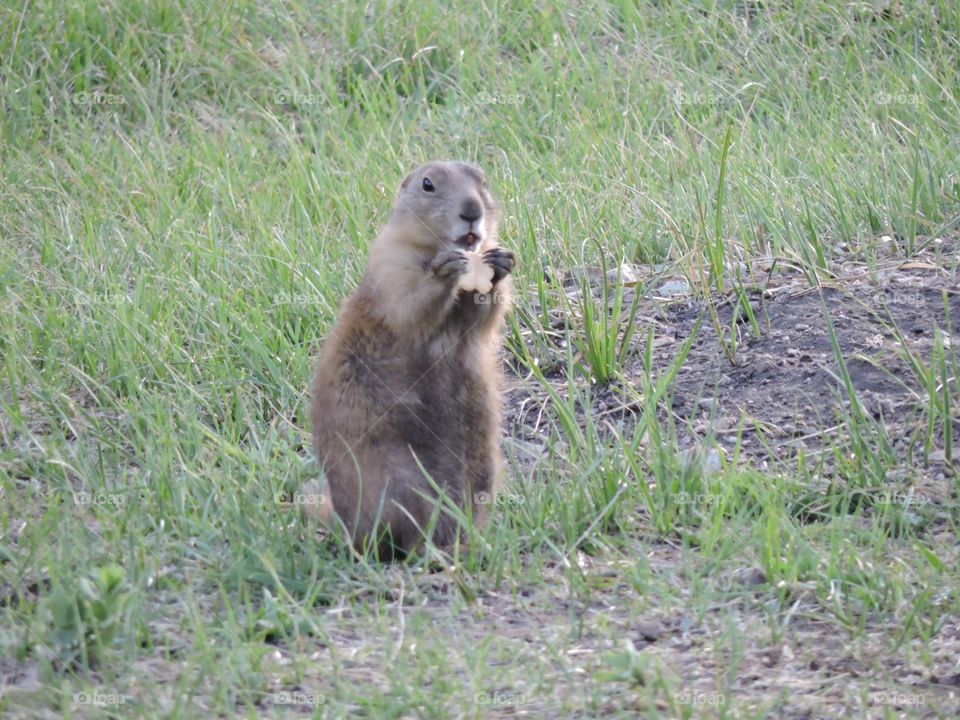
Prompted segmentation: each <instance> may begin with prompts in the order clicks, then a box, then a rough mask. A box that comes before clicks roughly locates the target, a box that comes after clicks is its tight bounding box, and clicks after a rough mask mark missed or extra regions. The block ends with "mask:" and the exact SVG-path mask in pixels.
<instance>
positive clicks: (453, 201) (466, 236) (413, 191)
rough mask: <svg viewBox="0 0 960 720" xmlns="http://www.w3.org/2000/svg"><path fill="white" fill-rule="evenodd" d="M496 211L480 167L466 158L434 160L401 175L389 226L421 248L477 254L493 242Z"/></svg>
mask: <svg viewBox="0 0 960 720" xmlns="http://www.w3.org/2000/svg"><path fill="white" fill-rule="evenodd" d="M496 214H497V206H496V204H495V203H494V202H493V198H492V197H491V196H490V193H489V192H488V191H487V183H486V180H485V179H484V177H483V173H482V172H480V170H478V169H477V168H475V167H474V166H473V165H468V164H467V163H464V162H450V161H445V162H442V161H434V162H428V163H426V164H425V165H421V166H420V167H418V168H417V169H416V170H414V171H413V172H412V173H410V174H409V175H407V177H406V178H404V180H403V182H402V183H401V184H400V190H399V191H398V192H397V200H396V203H395V204H394V206H393V212H392V214H391V215H390V225H391V227H393V228H395V229H399V228H402V230H403V232H402V236H403V237H404V239H405V240H407V241H409V242H411V243H412V244H414V245H417V246H421V247H423V248H424V249H429V250H442V249H446V248H453V247H459V248H461V249H463V250H470V251H474V252H475V251H477V250H481V249H483V250H485V249H488V248H492V247H494V246H495V245H496V233H497V218H496Z"/></svg>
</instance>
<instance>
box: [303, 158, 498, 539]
mask: <svg viewBox="0 0 960 720" xmlns="http://www.w3.org/2000/svg"><path fill="white" fill-rule="evenodd" d="M424 178H429V182H430V183H432V187H433V191H432V192H431V191H428V190H427V189H425V184H424V183H425V180H424ZM478 215H481V216H480V217H477V216H478ZM467 229H469V230H470V231H472V232H476V233H477V234H478V235H480V238H479V240H478V238H476V237H474V236H471V235H466V234H464V233H466V232H467ZM471 243H472V244H473V245H474V246H476V247H470V249H475V250H476V251H478V252H487V253H488V254H486V255H485V256H484V257H485V262H487V263H488V264H490V265H491V266H492V267H493V268H494V272H495V276H494V292H493V294H492V297H491V296H486V302H484V298H483V296H477V294H476V293H473V292H464V291H462V290H458V289H457V282H458V279H459V278H460V277H461V276H462V275H463V272H464V267H465V264H466V263H465V258H464V257H463V247H464V246H465V245H470V244H471ZM513 262H514V259H513V254H512V253H510V252H508V251H504V250H500V249H498V246H497V239H496V207H495V205H494V202H493V199H492V198H491V196H490V194H489V193H488V192H487V189H486V185H485V182H484V180H483V176H482V175H481V174H480V171H479V170H477V169H476V168H474V167H472V166H469V165H466V164H464V163H455V162H433V163H428V164H426V165H424V166H422V167H420V168H418V169H417V170H415V171H414V172H413V173H411V174H410V175H409V176H408V177H407V178H406V179H405V180H404V181H403V183H402V185H401V187H400V190H399V192H398V195H397V200H396V203H395V205H394V209H393V212H392V214H391V216H390V220H389V222H388V223H387V225H386V226H385V227H384V228H383V230H382V231H381V232H380V234H379V235H378V237H377V239H376V240H375V241H374V243H373V244H372V246H371V248H370V253H369V258H368V265H367V273H366V276H365V277H364V279H363V281H362V282H361V283H360V286H359V287H358V288H357V290H356V292H354V294H353V295H352V296H351V297H350V298H348V299H347V300H346V302H345V304H344V305H343V307H342V309H341V313H340V317H339V319H338V321H337V323H336V325H335V326H334V328H333V330H332V331H331V333H330V335H329V337H328V338H327V340H326V342H325V343H324V346H323V349H322V351H321V354H320V358H319V361H318V363H317V369H316V376H315V378H314V382H313V387H312V403H313V404H312V408H311V416H312V421H313V440H314V450H315V452H316V455H317V459H318V463H319V464H320V465H321V466H322V467H323V470H324V473H325V475H326V479H327V486H328V489H329V493H330V496H331V498H332V501H333V509H334V511H335V512H336V514H337V516H338V517H339V518H340V520H342V521H343V523H344V525H345V526H346V528H347V529H348V531H349V532H350V534H351V538H352V540H353V542H354V544H355V545H356V546H357V548H358V549H362V548H363V546H364V545H366V544H367V543H368V542H369V543H372V544H373V546H374V547H376V548H378V550H379V552H380V553H381V556H393V555H394V554H396V552H395V551H399V554H404V553H407V552H410V551H412V550H414V549H415V548H416V547H417V546H418V545H419V544H420V542H421V541H422V539H423V534H422V531H423V529H425V528H427V526H428V524H429V523H430V522H431V518H432V517H435V518H436V525H435V527H434V530H433V535H432V538H431V539H432V541H433V543H434V544H436V545H437V546H440V547H449V546H451V545H453V543H454V542H455V541H456V539H457V538H458V536H459V532H460V530H459V528H458V525H457V522H456V519H455V518H453V517H451V515H450V513H449V512H446V511H443V510H442V509H438V507H437V506H438V503H437V502H436V498H437V493H436V491H435V490H434V489H433V487H432V486H431V483H430V481H428V480H427V478H426V477H425V476H424V471H425V472H426V474H427V475H429V477H430V478H431V479H432V481H433V482H434V483H435V484H436V485H437V486H439V487H440V488H441V489H442V491H443V492H444V493H445V495H446V497H447V498H449V500H450V501H452V502H453V503H454V504H455V505H456V506H457V507H459V508H463V509H467V508H469V511H470V512H471V513H472V516H473V520H474V522H475V523H476V524H482V523H483V522H484V521H485V519H486V515H487V510H488V504H489V502H492V498H493V497H494V494H495V492H496V489H497V484H498V482H499V480H500V477H501V475H502V469H503V459H502V456H501V451H500V445H499V440H500V397H499V387H498V386H499V383H500V378H499V369H498V357H497V353H498V348H499V342H500V333H501V326H502V321H503V317H504V314H505V312H506V310H507V307H508V303H509V292H510V282H509V277H508V274H509V272H510V270H511V269H512V266H513ZM421 468H422V469H421Z"/></svg>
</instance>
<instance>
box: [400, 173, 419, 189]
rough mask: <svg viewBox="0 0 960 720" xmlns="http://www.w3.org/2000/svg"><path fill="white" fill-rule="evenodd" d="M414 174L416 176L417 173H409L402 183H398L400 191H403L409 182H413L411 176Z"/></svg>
mask: <svg viewBox="0 0 960 720" xmlns="http://www.w3.org/2000/svg"><path fill="white" fill-rule="evenodd" d="M416 174H417V172H416V170H414V171H413V172H412V173H410V174H409V175H407V176H406V177H405V178H404V179H403V182H402V183H400V190H405V189H406V187H407V185H409V184H410V181H411V180H413V176H414V175H416Z"/></svg>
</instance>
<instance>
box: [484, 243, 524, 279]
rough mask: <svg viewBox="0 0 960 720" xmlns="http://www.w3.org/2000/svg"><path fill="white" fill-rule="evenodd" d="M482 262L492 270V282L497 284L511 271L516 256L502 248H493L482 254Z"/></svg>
mask: <svg viewBox="0 0 960 720" xmlns="http://www.w3.org/2000/svg"><path fill="white" fill-rule="evenodd" d="M483 261H484V262H485V263H487V265H489V266H490V267H491V268H493V282H495V283H498V282H500V281H501V280H503V278H505V277H506V276H507V275H509V274H510V272H511V271H512V270H513V266H514V264H515V263H516V262H517V256H516V255H514V254H513V253H512V252H510V251H509V250H504V249H503V248H493V249H492V250H487V251H486V252H485V253H484V254H483Z"/></svg>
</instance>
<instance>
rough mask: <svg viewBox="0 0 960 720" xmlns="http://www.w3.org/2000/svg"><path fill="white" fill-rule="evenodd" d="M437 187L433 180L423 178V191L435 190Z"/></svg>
mask: <svg viewBox="0 0 960 720" xmlns="http://www.w3.org/2000/svg"><path fill="white" fill-rule="evenodd" d="M434 190H436V188H435V187H434V186H433V180H431V179H430V178H427V177H425V178H424V179H423V191H424V192H433V191H434Z"/></svg>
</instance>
